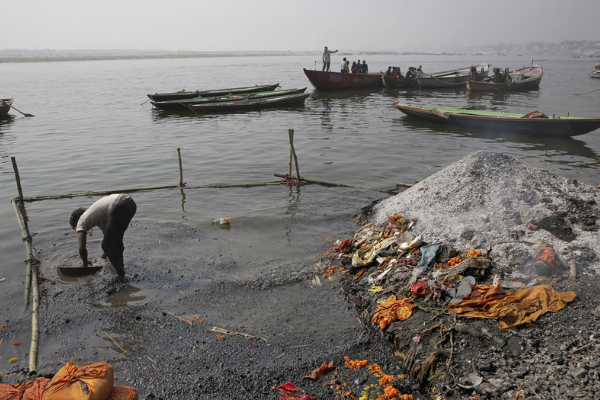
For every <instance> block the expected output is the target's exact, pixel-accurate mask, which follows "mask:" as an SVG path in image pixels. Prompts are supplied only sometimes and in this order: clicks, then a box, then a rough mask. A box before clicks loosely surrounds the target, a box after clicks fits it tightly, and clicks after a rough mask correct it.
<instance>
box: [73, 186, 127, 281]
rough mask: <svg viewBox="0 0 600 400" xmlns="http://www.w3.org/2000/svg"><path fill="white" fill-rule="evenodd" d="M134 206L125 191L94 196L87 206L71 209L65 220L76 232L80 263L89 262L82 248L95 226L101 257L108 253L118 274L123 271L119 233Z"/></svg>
mask: <svg viewBox="0 0 600 400" xmlns="http://www.w3.org/2000/svg"><path fill="white" fill-rule="evenodd" d="M136 210H137V205H136V204H135V202H134V201H133V199H132V198H131V197H129V196H128V195H126V194H111V195H110V196H106V197H103V198H101V199H100V200H97V201H96V202H94V203H93V204H92V205H91V206H90V208H88V209H87V210H86V209H85V208H78V209H77V210H75V211H73V213H72V214H71V219H70V221H69V222H70V224H71V227H72V228H73V229H75V230H76V232H77V238H78V242H79V256H80V257H81V260H82V261H83V266H84V267H88V266H91V265H92V263H91V262H90V261H89V260H88V252H87V248H86V239H87V233H88V232H89V231H91V229H92V228H93V227H95V226H97V227H98V228H100V230H101V231H102V232H103V233H104V238H103V239H102V250H103V251H104V253H102V258H106V257H108V259H109V260H110V262H111V264H112V265H113V267H115V270H116V271H117V273H118V274H119V276H123V275H125V266H124V265H123V250H124V249H125V247H124V246H123V235H124V234H125V231H126V230H127V227H128V226H129V222H130V221H131V219H132V218H133V216H134V215H135V212H136ZM90 235H91V233H90Z"/></svg>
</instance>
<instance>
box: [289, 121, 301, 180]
mask: <svg viewBox="0 0 600 400" xmlns="http://www.w3.org/2000/svg"><path fill="white" fill-rule="evenodd" d="M288 136H289V137H290V151H291V154H292V155H293V156H294V162H295V164H296V179H298V181H299V180H300V169H299V168H298V157H297V156H296V150H294V130H293V129H289V130H288Z"/></svg>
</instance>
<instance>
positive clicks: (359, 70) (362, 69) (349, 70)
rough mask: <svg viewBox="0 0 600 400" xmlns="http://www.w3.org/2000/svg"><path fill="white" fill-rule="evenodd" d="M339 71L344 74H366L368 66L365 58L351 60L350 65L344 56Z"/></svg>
mask: <svg viewBox="0 0 600 400" xmlns="http://www.w3.org/2000/svg"><path fill="white" fill-rule="evenodd" d="M340 72H342V73H346V74H368V73H369V66H368V65H367V62H366V61H365V60H362V63H361V62H360V60H358V61H352V65H350V61H348V60H347V59H346V57H344V59H343V60H342V65H341V66H340Z"/></svg>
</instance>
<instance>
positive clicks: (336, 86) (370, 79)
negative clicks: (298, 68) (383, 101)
mask: <svg viewBox="0 0 600 400" xmlns="http://www.w3.org/2000/svg"><path fill="white" fill-rule="evenodd" d="M304 74H305V75H306V77H307V78H308V80H309V81H310V83H311V84H312V85H313V86H314V87H315V89H318V90H349V89H377V88H378V87H381V85H382V83H381V74H380V73H376V74H351V73H342V72H333V71H318V70H311V69H306V68H304Z"/></svg>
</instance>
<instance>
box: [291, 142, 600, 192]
mask: <svg viewBox="0 0 600 400" xmlns="http://www.w3.org/2000/svg"><path fill="white" fill-rule="evenodd" d="M292 132H293V131H292ZM288 138H289V140H290V141H293V140H294V134H293V133H291V134H290V131H288ZM293 156H294V153H293V152H292V145H291V144H290V162H289V164H288V176H290V177H291V176H292V157H293ZM599 186H600V185H599Z"/></svg>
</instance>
